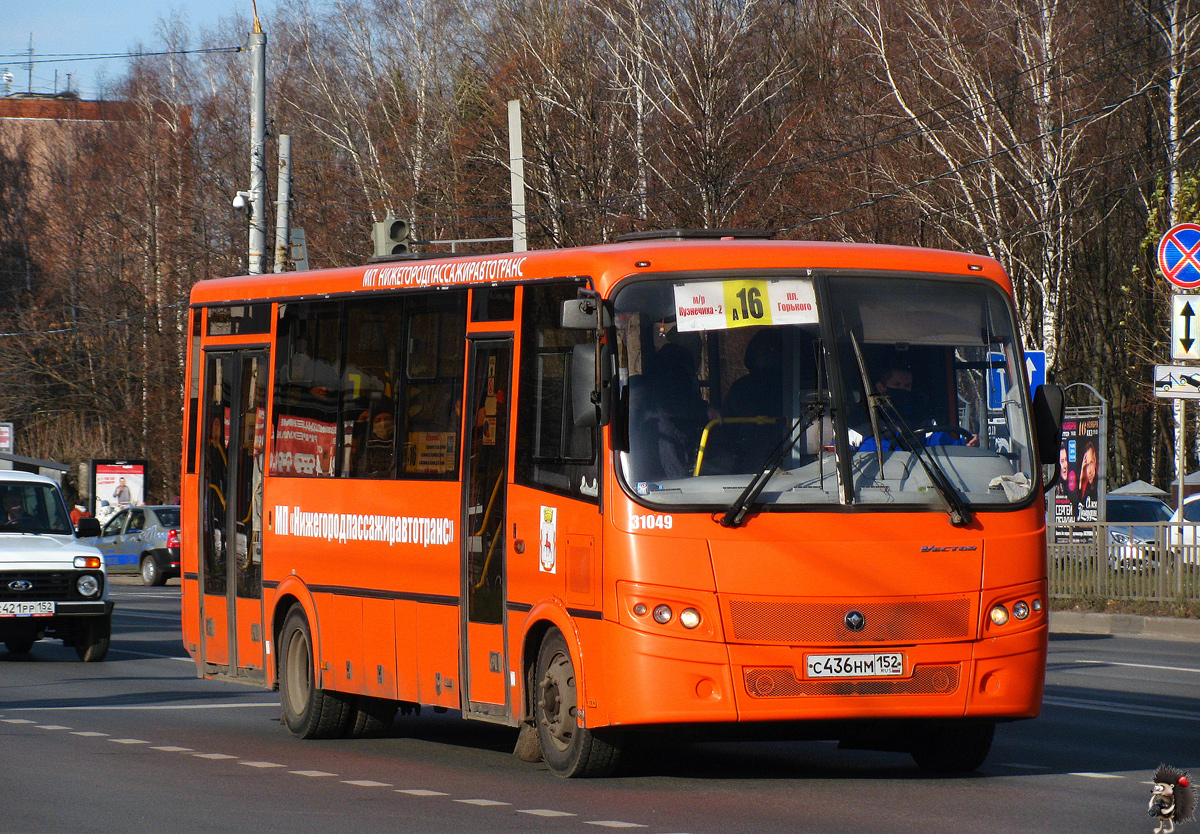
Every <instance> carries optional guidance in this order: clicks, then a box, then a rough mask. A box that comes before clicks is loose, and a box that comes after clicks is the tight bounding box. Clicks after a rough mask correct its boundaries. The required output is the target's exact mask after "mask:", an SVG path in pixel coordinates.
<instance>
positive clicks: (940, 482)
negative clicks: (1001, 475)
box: [878, 394, 975, 527]
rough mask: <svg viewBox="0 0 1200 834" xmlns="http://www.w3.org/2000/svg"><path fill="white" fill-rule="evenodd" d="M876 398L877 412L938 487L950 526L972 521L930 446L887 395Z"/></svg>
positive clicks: (965, 524) (963, 524) (961, 498)
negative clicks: (948, 514)
mask: <svg viewBox="0 0 1200 834" xmlns="http://www.w3.org/2000/svg"><path fill="white" fill-rule="evenodd" d="M878 396H879V401H878V402H879V411H880V413H881V414H883V416H884V419H886V420H887V421H888V422H889V423H891V425H892V430H893V431H894V432H895V433H896V434H897V435H899V439H900V441H901V442H902V443H903V444H904V445H905V446H906V447H907V448H908V449H909V450H910V451H911V452H912V453H913V454H915V455H916V456H917V460H918V461H920V463H921V466H922V467H923V468H924V469H925V474H927V475H928V476H929V480H930V481H932V482H933V485H934V486H935V487H936V488H937V491H938V492H939V493H940V494H941V496H942V498H943V499H944V500H945V501H946V506H947V507H948V508H949V512H950V523H951V524H953V525H954V526H955V527H965V526H967V525H968V524H970V523H971V521H972V520H973V519H974V518H975V516H974V514H973V513H972V512H971V508H970V507H969V506H967V502H966V501H964V500H963V497H962V496H961V495H959V494H958V490H957V489H955V488H954V484H952V483H950V478H948V477H947V476H946V470H944V469H942V466H941V464H939V463H938V462H937V458H935V457H934V456H933V452H931V451H929V447H928V446H926V445H925V442H924V441H923V440H921V438H919V437H917V434H916V432H914V431H913V430H912V428H911V427H910V426H909V425H908V423H906V422H904V418H903V417H901V416H900V412H899V411H897V410H896V406H895V405H893V404H892V400H891V398H890V397H888V396H887V395H886V394H880V395H878Z"/></svg>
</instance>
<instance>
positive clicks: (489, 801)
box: [454, 799, 512, 807]
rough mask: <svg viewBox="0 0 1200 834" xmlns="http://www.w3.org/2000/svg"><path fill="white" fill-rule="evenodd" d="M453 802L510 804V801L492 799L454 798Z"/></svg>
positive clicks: (489, 804) (481, 804) (486, 804)
mask: <svg viewBox="0 0 1200 834" xmlns="http://www.w3.org/2000/svg"><path fill="white" fill-rule="evenodd" d="M454 801H455V802H461V803H462V804H463V805H480V806H484V807H488V806H492V805H512V803H511V802H497V801H496V800H494V799H456V800H454Z"/></svg>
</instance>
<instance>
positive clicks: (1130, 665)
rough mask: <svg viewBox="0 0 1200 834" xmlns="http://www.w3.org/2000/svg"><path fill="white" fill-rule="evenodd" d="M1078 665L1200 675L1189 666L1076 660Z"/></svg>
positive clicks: (1199, 671)
mask: <svg viewBox="0 0 1200 834" xmlns="http://www.w3.org/2000/svg"><path fill="white" fill-rule="evenodd" d="M1075 662H1076V663H1087V664H1090V665H1092V666H1123V667H1125V668H1127V669H1154V670H1156V671H1159V672H1191V673H1192V674H1195V675H1200V669H1192V668H1189V667H1187V666H1153V665H1151V664H1149V663H1117V662H1115V661H1108V660H1082V659H1078V658H1077V659H1076V660H1075Z"/></svg>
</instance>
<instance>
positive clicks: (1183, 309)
mask: <svg viewBox="0 0 1200 834" xmlns="http://www.w3.org/2000/svg"><path fill="white" fill-rule="evenodd" d="M1171 358H1172V359H1200V295H1193V294H1191V293H1176V294H1175V295H1173V296H1171Z"/></svg>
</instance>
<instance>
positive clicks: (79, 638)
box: [75, 614, 112, 663]
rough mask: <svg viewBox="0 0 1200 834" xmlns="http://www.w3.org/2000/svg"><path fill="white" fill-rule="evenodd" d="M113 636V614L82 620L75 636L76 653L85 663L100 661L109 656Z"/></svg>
mask: <svg viewBox="0 0 1200 834" xmlns="http://www.w3.org/2000/svg"><path fill="white" fill-rule="evenodd" d="M111 637H112V614H105V615H104V616H103V617H88V618H87V619H85V620H81V621H80V623H79V630H78V632H76V638H75V654H77V655H78V656H79V659H80V660H82V661H83V662H84V663H99V662H100V661H101V660H104V658H106V657H107V656H108V644H109V641H110V640H111Z"/></svg>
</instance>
